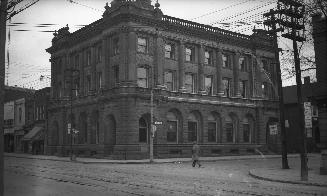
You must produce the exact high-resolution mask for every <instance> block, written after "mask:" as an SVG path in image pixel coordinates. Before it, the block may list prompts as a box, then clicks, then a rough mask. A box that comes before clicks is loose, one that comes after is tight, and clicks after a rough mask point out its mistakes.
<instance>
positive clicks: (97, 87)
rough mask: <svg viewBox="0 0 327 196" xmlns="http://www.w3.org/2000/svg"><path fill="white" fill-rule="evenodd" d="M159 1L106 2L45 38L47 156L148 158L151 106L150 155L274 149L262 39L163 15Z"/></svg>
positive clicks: (267, 58)
mask: <svg viewBox="0 0 327 196" xmlns="http://www.w3.org/2000/svg"><path fill="white" fill-rule="evenodd" d="M159 6H160V5H159V4H158V3H157V4H156V5H155V7H154V6H152V5H151V1H149V0H128V1H127V0H120V1H118V0H114V1H112V3H111V6H109V5H106V6H105V9H106V11H105V12H104V14H103V18H101V19H100V20H98V21H95V22H94V23H92V24H90V25H88V26H86V27H84V28H82V29H80V30H78V31H76V32H74V33H70V32H69V27H64V28H62V29H60V30H59V31H58V32H56V33H55V34H54V38H53V40H52V46H51V47H50V48H48V49H47V51H48V52H49V53H50V54H51V59H50V61H51V69H52V72H51V73H52V76H51V78H52V81H51V102H50V106H49V130H48V136H47V146H46V151H47V153H48V154H58V155H67V154H68V153H69V152H70V149H71V148H72V149H73V150H74V151H75V153H77V154H78V156H100V157H112V158H119V159H140V158H148V157H149V138H150V137H151V134H150V131H149V130H150V124H151V123H150V122H151V105H152V104H151V103H153V116H154V121H159V122H162V125H157V126H156V132H155V134H154V156H155V157H157V158H162V157H177V156H178V157H183V156H185V157H187V156H190V153H191V146H192V142H193V140H197V141H198V142H199V144H200V146H201V149H202V153H203V155H205V156H215V155H220V154H230V153H232V154H235V153H237V154H238V153H243V154H244V153H254V150H255V149H259V148H261V149H267V148H271V149H272V150H274V149H278V142H277V138H278V137H279V136H278V135H270V134H269V132H268V131H267V130H268V127H269V126H268V125H269V124H274V123H276V122H277V121H278V116H279V115H278V114H279V113H278V111H279V110H278V102H277V98H278V95H277V93H276V91H275V90H274V89H276V85H277V83H276V81H277V80H276V76H275V74H274V73H275V72H276V71H275V67H274V61H275V60H274V51H273V45H272V41H271V39H270V38H269V37H267V36H265V35H264V34H263V32H261V31H256V32H254V33H253V35H251V36H247V35H242V34H238V33H234V32H230V31H226V30H222V29H219V28H216V27H211V26H207V25H202V24H198V23H194V22H191V21H186V20H182V19H178V18H174V17H171V16H166V15H163V13H162V12H161V10H160V9H159ZM152 95H153V96H152ZM151 97H153V102H151ZM71 110H72V112H71ZM71 113H72V115H71ZM69 123H71V124H72V127H73V130H76V133H74V134H68V132H67V126H68V124H69Z"/></svg>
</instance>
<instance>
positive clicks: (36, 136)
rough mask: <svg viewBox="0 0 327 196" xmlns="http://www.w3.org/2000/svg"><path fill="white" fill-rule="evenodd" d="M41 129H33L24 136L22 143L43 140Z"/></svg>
mask: <svg viewBox="0 0 327 196" xmlns="http://www.w3.org/2000/svg"><path fill="white" fill-rule="evenodd" d="M43 129H44V128H43V127H33V129H32V130H30V131H29V132H28V133H27V134H26V135H24V137H23V139H22V141H35V140H42V139H43Z"/></svg>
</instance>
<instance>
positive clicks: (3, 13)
mask: <svg viewBox="0 0 327 196" xmlns="http://www.w3.org/2000/svg"><path fill="white" fill-rule="evenodd" d="M7 6H8V0H1V4H0V196H3V195H4V172H3V170H4V154H3V148H4V143H3V122H4V121H3V120H4V116H3V115H4V113H3V104H4V92H5V89H4V83H5V56H6V55H5V51H6V21H7Z"/></svg>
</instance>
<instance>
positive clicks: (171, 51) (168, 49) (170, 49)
mask: <svg viewBox="0 0 327 196" xmlns="http://www.w3.org/2000/svg"><path fill="white" fill-rule="evenodd" d="M165 57H166V58H169V59H174V58H175V46H174V45H173V44H170V43H169V44H166V45H165Z"/></svg>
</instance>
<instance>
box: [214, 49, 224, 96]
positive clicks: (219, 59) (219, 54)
mask: <svg viewBox="0 0 327 196" xmlns="http://www.w3.org/2000/svg"><path fill="white" fill-rule="evenodd" d="M222 67H223V53H222V50H221V49H218V51H217V60H216V70H217V73H216V74H217V96H219V97H221V96H223V95H224V87H223V82H222V80H223V79H222Z"/></svg>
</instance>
